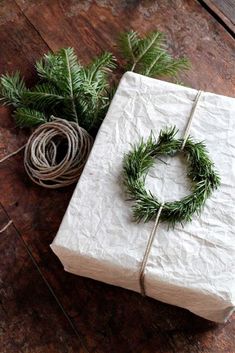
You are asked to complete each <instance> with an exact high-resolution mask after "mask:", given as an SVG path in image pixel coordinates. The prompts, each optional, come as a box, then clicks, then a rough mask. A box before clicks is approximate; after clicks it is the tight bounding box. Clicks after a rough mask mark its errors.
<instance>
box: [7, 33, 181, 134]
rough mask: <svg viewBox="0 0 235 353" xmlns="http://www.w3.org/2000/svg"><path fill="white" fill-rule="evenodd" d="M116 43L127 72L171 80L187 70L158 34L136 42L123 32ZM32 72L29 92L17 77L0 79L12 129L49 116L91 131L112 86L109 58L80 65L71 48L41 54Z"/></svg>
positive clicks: (107, 55) (102, 113)
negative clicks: (35, 81) (33, 81)
mask: <svg viewBox="0 0 235 353" xmlns="http://www.w3.org/2000/svg"><path fill="white" fill-rule="evenodd" d="M120 43H121V45H120V46H121V48H122V53H123V54H124V56H125V59H126V61H127V63H128V65H129V66H128V68H129V69H131V70H132V71H135V72H139V73H142V74H145V75H148V76H152V77H155V76H157V75H163V74H166V75H170V76H175V75H176V73H178V72H179V70H181V69H185V68H186V67H187V61H186V60H185V59H179V60H174V59H172V58H171V56H170V55H169V54H168V53H167V52H166V51H165V49H164V39H163V34H162V33H160V32H153V33H150V34H149V35H148V36H146V37H145V38H140V36H139V35H138V33H137V32H134V31H131V32H127V33H125V34H123V35H122V39H121V41H120ZM35 67H36V70H37V74H38V76H39V78H40V82H39V83H38V84H37V85H36V86H34V87H33V88H32V89H28V88H27V87H26V85H25V82H24V80H23V78H21V76H20V73H19V72H16V73H14V74H12V75H10V74H6V75H2V76H1V78H0V96H1V98H0V101H1V102H2V103H3V104H8V105H13V106H14V108H17V110H16V111H15V114H14V116H15V118H16V121H17V124H19V125H20V126H21V127H27V126H28V127H32V126H36V125H38V124H42V123H44V122H46V121H48V119H49V117H50V115H55V116H60V117H62V118H64V119H67V120H72V121H75V122H77V123H78V124H79V125H80V126H82V127H83V128H85V129H87V130H88V131H89V132H91V133H92V132H96V131H97V129H98V128H99V125H100V124H101V122H102V120H103V119H104V117H105V114H106V112H107V109H108V107H109V104H110V102H111V99H112V97H113V94H114V92H115V89H116V84H113V85H111V84H110V80H109V76H110V73H111V72H112V71H113V70H114V69H115V67H116V59H115V57H114V56H113V55H112V54H111V53H103V54H102V55H100V56H98V57H96V58H94V59H93V60H92V62H91V63H90V64H89V65H88V66H83V65H82V64H81V63H80V62H79V61H78V58H77V56H76V54H75V52H74V49H73V48H63V49H61V50H59V51H58V52H57V53H48V54H45V55H44V56H43V58H42V59H40V60H38V61H37V62H36V64H35Z"/></svg>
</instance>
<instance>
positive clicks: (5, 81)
mask: <svg viewBox="0 0 235 353" xmlns="http://www.w3.org/2000/svg"><path fill="white" fill-rule="evenodd" d="M0 90H1V97H0V102H2V104H4V105H13V106H14V107H18V106H20V104H21V99H22V94H23V93H24V92H26V91H27V89H26V86H25V83H24V80H23V79H22V78H21V77H20V73H19V72H18V71H17V72H15V73H14V74H13V75H9V74H6V75H2V76H1V78H0Z"/></svg>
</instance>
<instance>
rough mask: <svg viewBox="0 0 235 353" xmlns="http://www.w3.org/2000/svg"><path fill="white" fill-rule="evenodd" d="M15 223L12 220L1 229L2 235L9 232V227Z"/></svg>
mask: <svg viewBox="0 0 235 353" xmlns="http://www.w3.org/2000/svg"><path fill="white" fill-rule="evenodd" d="M12 223H13V221H12V220H10V221H9V222H8V223H7V224H6V225H5V226H4V227H3V228H2V229H0V234H1V233H3V232H5V230H7V228H8V227H10V225H11V224H12Z"/></svg>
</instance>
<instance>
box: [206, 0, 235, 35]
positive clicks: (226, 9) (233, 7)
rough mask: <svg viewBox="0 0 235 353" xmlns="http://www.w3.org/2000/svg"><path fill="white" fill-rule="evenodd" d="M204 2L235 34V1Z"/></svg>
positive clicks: (216, 0) (208, 0) (213, 0)
mask: <svg viewBox="0 0 235 353" xmlns="http://www.w3.org/2000/svg"><path fill="white" fill-rule="evenodd" d="M203 2H204V3H205V4H206V5H207V6H208V7H209V8H210V9H211V10H212V11H214V13H215V14H216V15H218V17H219V18H220V19H221V20H222V21H223V22H224V23H225V24H226V26H228V28H229V29H230V30H231V32H232V33H233V34H234V35H235V1H234V0H203Z"/></svg>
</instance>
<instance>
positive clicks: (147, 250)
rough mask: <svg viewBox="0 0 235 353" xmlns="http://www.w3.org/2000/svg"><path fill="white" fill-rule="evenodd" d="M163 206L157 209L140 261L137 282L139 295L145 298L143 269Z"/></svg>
mask: <svg viewBox="0 0 235 353" xmlns="http://www.w3.org/2000/svg"><path fill="white" fill-rule="evenodd" d="M163 206H164V204H162V205H161V206H160V207H159V209H158V213H157V216H156V220H155V223H154V226H153V229H152V232H151V234H150V237H149V240H148V244H147V246H146V249H145V253H144V258H143V261H142V264H141V269H140V276H139V281H140V293H141V294H142V295H143V296H145V284H144V280H145V268H146V264H147V261H148V257H149V253H150V250H151V247H152V244H153V240H154V236H155V234H156V232H157V228H158V225H159V219H160V216H161V212H162V209H163Z"/></svg>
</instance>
